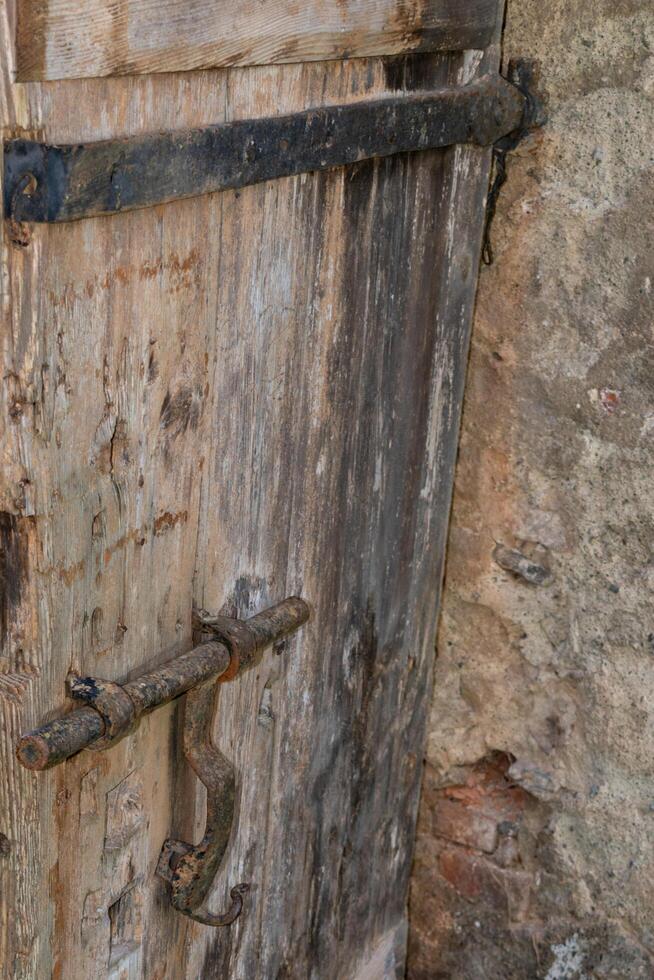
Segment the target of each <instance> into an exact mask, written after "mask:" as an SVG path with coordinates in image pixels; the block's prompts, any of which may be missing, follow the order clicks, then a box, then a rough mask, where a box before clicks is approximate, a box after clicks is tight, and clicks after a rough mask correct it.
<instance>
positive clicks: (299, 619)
mask: <svg viewBox="0 0 654 980" xmlns="http://www.w3.org/2000/svg"><path fill="white" fill-rule="evenodd" d="M308 618H309V607H308V606H307V604H306V603H305V602H304V601H303V600H302V599H297V598H295V597H293V598H290V599H284V601H283V602H280V603H278V605H276V606H272V607H271V608H270V609H266V610H264V611H263V612H261V613H258V614H257V615H256V616H253V617H252V618H251V619H248V620H244V621H243V622H242V624H241V623H239V626H242V627H244V628H247V631H248V632H249V633H250V635H251V637H252V641H253V650H254V651H256V656H252V655H250V656H248V657H245V658H242V659H241V660H240V661H239V663H238V669H237V671H236V674H235V675H234V676H238V675H239V674H241V673H243V672H244V671H245V670H247V669H248V668H249V667H252V666H254V665H255V664H256V663H258V662H259V660H260V657H261V654H262V653H263V651H264V649H265V648H266V647H268V646H270V645H271V644H272V643H278V642H280V641H281V640H283V639H285V638H286V637H287V636H290V635H291V634H292V633H294V632H295V631H296V630H297V629H299V628H300V626H302V625H303V624H304V623H306V622H307V620H308ZM231 662H232V654H231V653H230V650H229V649H228V647H227V646H226V645H225V644H224V643H221V642H219V641H217V640H211V641H209V642H207V643H202V644H200V646H197V647H195V648H194V649H193V650H190V651H189V652H188V653H184V654H181V656H179V657H175V658H174V659H173V660H169V661H168V662H167V663H165V664H162V666H161V667H157V668H156V669H155V670H151V671H149V672H148V673H146V674H141V676H140V677H137V678H135V679H134V680H133V681H128V682H127V683H126V684H123V685H121V686H122V690H123V691H124V692H125V693H126V694H128V695H129V697H130V699H131V701H132V702H133V704H134V721H135V724H137V723H138V719H139V718H140V716H141V715H142V714H146V713H147V712H150V711H153V710H154V709H155V708H158V707H160V706H161V705H163V704H167V703H168V702H169V701H172V700H174V699H175V698H178V697H179V696H180V695H181V694H184V693H185V692H186V691H188V690H190V689H191V688H193V687H196V686H197V685H198V684H202V683H203V682H204V681H208V680H210V679H211V678H218V677H220V675H221V674H224V673H225V672H226V671H227V670H228V668H229V667H230V664H231ZM104 733H105V722H104V720H103V718H102V715H101V714H100V712H99V711H97V710H96V709H95V708H93V707H90V706H84V707H81V708H76V709H75V710H74V711H71V712H70V713H69V714H67V715H65V716H64V717H63V718H57V719H55V720H54V721H50V722H48V723H47V724H46V725H42V726H41V727H40V728H36V729H34V731H31V732H28V733H27V734H25V735H23V736H22V737H21V738H20V740H19V742H18V745H17V747H16V755H17V757H18V761H19V762H20V763H21V764H22V765H23V766H25V768H26V769H37V770H40V769H50V768H51V767H52V766H56V765H58V764H59V763H60V762H63V761H64V760H65V759H69V758H70V757H71V756H73V755H76V753H77V752H80V751H81V750H82V749H85V748H88V747H89V746H92V745H93V743H94V742H96V741H97V740H98V739H100V738H102V736H103V735H104Z"/></svg>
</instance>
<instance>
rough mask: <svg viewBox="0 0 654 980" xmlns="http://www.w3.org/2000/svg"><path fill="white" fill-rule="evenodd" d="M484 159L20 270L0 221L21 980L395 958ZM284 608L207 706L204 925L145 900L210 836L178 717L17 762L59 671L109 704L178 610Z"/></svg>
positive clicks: (333, 178)
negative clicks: (296, 623)
mask: <svg viewBox="0 0 654 980" xmlns="http://www.w3.org/2000/svg"><path fill="white" fill-rule="evenodd" d="M1 9H2V8H1V7H0V10H1ZM2 23H3V24H6V18H4V19H3V22H2ZM7 44H8V41H7V40H6V38H5V42H4V46H3V50H5V51H6V50H7ZM494 57H495V56H494V55H488V57H487V59H486V60H485V61H482V60H481V59H480V58H477V57H471V56H413V57H410V58H408V59H399V60H396V61H394V60H391V61H386V62H382V61H379V60H374V61H373V60H371V61H366V60H358V61H351V62H347V63H341V64H338V63H336V64H329V65H302V66H300V65H297V66H295V65H293V66H285V67H267V68H257V69H247V70H244V69H234V70H233V71H230V72H203V73H198V74H187V75H183V74H180V75H162V76H158V77H154V78H153V77H133V78H126V79H109V80H104V79H94V80H89V81H84V82H60V83H57V85H56V86H52V85H45V86H42V85H40V84H30V85H18V86H16V85H12V84H11V83H10V81H9V79H8V78H7V77H6V76H5V77H4V80H3V91H2V99H1V100H0V105H1V106H2V112H3V114H4V118H3V128H4V134H5V135H17V134H18V133H21V134H23V135H26V136H28V137H32V138H35V137H38V138H43V139H45V140H48V141H52V142H74V141H78V140H86V139H100V138H110V137H114V136H118V135H130V134H135V133H141V132H147V131H152V130H158V129H168V128H175V127H177V126H188V127H193V126H201V125H208V124H213V123H216V122H219V121H221V120H224V119H227V120H228V119H233V118H244V117H256V116H262V115H265V114H267V113H271V112H273V111H277V112H280V111H287V112H293V111H298V110H300V109H302V108H305V107H307V106H308V105H312V104H318V103H320V102H321V101H330V100H331V101H332V102H339V101H347V100H348V99H357V98H365V97H367V96H371V95H383V94H384V93H391V92H393V91H396V90H400V91H410V90H415V89H420V88H429V87H432V86H433V85H435V84H446V83H453V82H456V81H457V80H458V81H466V80H470V79H471V78H473V77H475V75H476V74H478V73H480V72H482V71H483V70H484V69H485V68H486V67H489V66H490V67H492V61H493V58H494ZM4 63H5V64H6V62H4ZM488 165H489V151H488V150H485V149H480V148H472V147H459V148H454V149H449V150H445V151H429V152H427V153H424V154H419V155H414V156H408V155H407V156H398V157H394V158H391V159H388V160H384V161H377V162H369V163H364V164H361V165H358V166H354V167H352V168H347V169H343V170H338V171H334V172H329V173H323V174H316V175H303V176H299V177H291V178H285V179H283V180H279V181H275V182H270V183H266V184H261V185H257V186H254V187H248V188H245V189H243V190H241V191H235V192H233V191H230V192H225V193H222V194H216V195H212V196H207V197H203V198H197V199H191V200H186V201H178V202H174V203H171V204H168V205H165V206H161V207H157V208H152V209H150V210H144V211H135V212H131V213H128V214H122V215H118V216H116V217H113V218H93V219H88V220H83V221H79V222H75V223H73V224H70V225H51V226H38V227H34V228H32V229H31V231H30V240H29V243H27V244H23V245H19V244H16V243H15V242H14V241H12V239H11V236H10V228H9V227H8V225H6V224H5V226H4V227H3V241H2V251H1V258H2V263H1V273H2V276H1V278H0V287H1V290H2V294H1V302H2V307H1V309H2V317H3V329H2V346H1V349H0V359H1V363H0V376H1V377H2V385H1V386H0V398H1V406H0V407H1V411H0V427H1V430H2V431H0V445H1V446H2V453H3V456H2V470H1V473H0V511H1V512H2V516H1V519H0V541H1V542H2V544H3V555H4V557H3V563H2V565H1V566H0V583H1V585H2V591H3V598H2V602H1V603H0V609H1V610H2V619H1V626H2V631H3V649H2V659H1V660H0V709H1V711H2V727H1V731H0V747H1V760H2V763H1V764H2V768H3V773H4V778H3V780H2V782H1V784H0V821H1V822H0V832H1V833H2V834H3V835H4V837H3V838H0V842H1V843H2V847H1V848H0V852H1V853H0V874H1V876H2V877H1V881H0V903H1V905H2V923H3V926H4V927H5V928H3V930H2V940H1V941H2V943H3V948H2V950H0V954H1V955H2V962H3V963H4V964H5V965H7V971H8V975H9V976H11V977H12V978H16V980H34V978H36V977H38V978H41V977H50V976H52V977H55V978H60V980H63V978H65V980H87V978H88V977H94V978H95V977H98V978H102V977H105V976H106V977H112V978H113V977H116V978H118V977H121V978H122V977H128V978H130V980H131V978H147V980H168V978H170V980H178V978H181V977H188V978H196V977H200V978H214V977H223V976H224V977H227V976H229V977H230V978H236V980H246V978H247V980H252V978H255V977H256V978H259V977H261V978H266V980H268V978H279V980H281V978H296V977H297V978H302V980H304V978H307V977H311V978H318V980H350V978H351V977H352V976H353V975H356V971H357V970H363V971H364V974H365V964H367V963H368V962H372V963H376V962H377V959H376V957H378V956H379V952H378V951H379V948H380V945H381V946H382V947H384V943H385V942H386V939H385V937H387V936H389V935H392V934H398V935H400V934H402V923H403V920H404V915H405V901H406V890H407V882H408V873H409V867H410V861H411V852H412V841H413V831H414V823H415V813H416V802H417V794H418V787H419V780H420V758H421V752H422V740H423V737H424V725H425V715H426V711H427V706H428V701H429V693H430V679H431V666H432V660H433V644H434V626H435V618H436V607H437V596H438V583H439V577H440V570H441V566H442V557H443V547H444V533H445V527H446V521H447V512H448V507H449V496H450V488H451V475H452V467H453V461H454V455H455V445H456V431H457V425H458V415H459V407H460V400H461V390H462V384H463V376H464V366H465V357H466V350H467V343H468V330H469V323H470V316H471V308H472V301H473V297H474V286H475V277H476V268H477V263H478V254H479V243H480V236H481V226H482V214H483V202H484V196H485V192H486V184H487V174H488ZM294 592H300V593H301V594H302V595H304V596H305V597H306V598H307V599H308V600H309V601H310V602H311V603H312V604H313V606H314V610H315V615H314V618H313V620H312V622H311V623H310V624H309V626H307V627H305V629H304V631H303V633H302V635H301V637H298V638H296V639H293V640H292V641H291V642H290V644H289V647H288V649H287V651H286V652H284V653H283V654H282V655H276V654H274V653H272V652H271V653H268V654H267V655H266V657H264V660H263V662H262V664H261V667H260V668H259V669H258V671H257V672H256V673H255V672H253V673H252V675H247V676H246V677H244V678H242V679H241V680H240V681H239V682H238V684H234V685H226V688H225V690H224V691H223V692H222V693H221V713H220V719H219V729H218V732H217V738H218V742H219V745H220V747H221V749H222V750H223V751H224V752H225V754H226V755H227V756H228V757H229V758H230V759H231V760H233V762H234V763H235V765H236V769H237V773H238V793H239V803H238V820H237V825H236V831H235V834H234V838H233V841H232V845H231V847H230V850H229V852H228V853H229V858H228V861H227V862H226V864H225V866H224V867H223V868H221V870H220V872H219V874H218V877H217V880H216V884H215V889H214V894H213V896H212V901H211V908H212V909H214V910H216V911H221V909H223V908H224V907H225V904H226V899H227V895H228V892H229V888H230V887H231V886H232V885H233V884H234V883H235V882H237V881H248V882H250V883H251V885H252V891H251V893H250V895H249V897H248V901H247V907H246V909H245V911H244V913H243V916H242V917H241V919H239V921H238V922H237V924H236V925H235V926H234V927H232V928H231V929H229V930H224V931H223V930H218V931H216V930H211V929H207V928H205V927H202V926H199V925H197V924H195V923H192V922H190V921H188V920H185V919H184V918H183V917H182V916H180V915H178V914H177V913H175V912H173V911H172V909H171V908H170V906H169V904H168V899H167V895H166V891H165V886H164V884H163V883H162V882H161V881H160V880H159V879H157V878H156V877H155V875H154V869H155V866H156V860H157V856H158V852H159V849H160V847H161V844H162V842H163V840H164V839H165V838H166V837H167V836H169V835H171V834H172V835H174V836H180V837H183V838H185V839H195V840H197V839H198V833H199V830H200V828H201V826H202V816H203V813H202V809H203V806H202V800H201V799H199V798H198V799H196V792H197V790H196V784H195V781H194V780H193V779H192V777H191V775H190V773H188V771H187V770H186V768H185V767H184V765H183V764H182V761H181V754H180V749H179V735H180V732H179V725H178V719H177V717H176V714H177V712H176V710H175V708H174V707H173V706H170V707H168V708H165V709H162V710H161V711H158V712H157V713H156V714H154V715H152V716H150V717H149V718H147V719H145V720H144V722H143V723H142V725H141V727H140V729H139V731H138V732H137V733H136V734H134V735H132V736H131V737H129V738H127V739H125V740H124V741H123V742H121V743H120V744H119V745H117V746H115V747H114V748H112V749H111V750H109V751H107V752H104V753H102V754H99V755H96V754H93V753H88V752H87V753H82V754H81V755H80V756H79V757H77V758H76V759H74V760H72V761H70V762H69V763H67V764H65V765H64V766H62V767H59V768H58V769H56V770H52V771H49V772H46V773H28V772H26V771H25V770H23V769H21V768H20V767H19V766H18V764H17V763H16V761H15V759H14V751H13V745H14V742H15V740H16V738H17V736H18V734H19V733H20V732H21V731H22V730H25V729H26V728H29V727H32V726H33V725H35V724H37V723H39V722H42V721H43V720H45V719H46V718H48V717H52V716H54V715H56V714H58V713H60V712H61V711H62V710H63V708H64V706H65V703H66V700H65V697H64V679H65V676H66V673H67V671H68V670H69V668H70V667H71V666H72V667H74V668H75V669H77V670H79V671H80V672H82V673H95V674H97V675H99V676H106V677H109V678H116V679H124V678H127V677H129V676H133V675H135V674H136V673H138V672H140V671H142V670H143V669H146V668H147V667H149V666H151V665H153V664H155V663H156V662H161V661H163V660H164V659H167V658H168V657H170V656H171V655H173V654H174V653H176V652H178V651H181V650H183V649H188V648H190V646H191V645H192V636H191V613H192V606H193V603H195V604H196V605H198V606H204V607H205V608H207V609H210V610H212V611H216V612H218V611H223V612H232V613H233V612H234V611H238V612H240V613H242V614H244V613H245V612H246V611H252V612H254V611H258V610H259V609H261V608H263V607H264V606H265V605H267V604H269V603H271V602H273V601H275V600H277V599H280V598H282V597H283V596H284V595H285V594H292V593H294ZM384 948H385V947H384ZM398 955H399V954H398ZM383 959H384V962H386V961H387V960H388V961H389V962H390V961H392V960H394V959H395V960H397V956H396V955H395V954H394V956H390V954H389V955H386V954H385V955H384V957H383ZM400 959H401V956H400Z"/></svg>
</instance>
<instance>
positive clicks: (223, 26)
mask: <svg viewBox="0 0 654 980" xmlns="http://www.w3.org/2000/svg"><path fill="white" fill-rule="evenodd" d="M497 9H498V4H497V0H419V2H407V0H328V2H325V0H307V2H304V3H301V4H298V3H297V2H295V0H246V2H243V0H221V2H220V3H216V2H215V0H117V2H116V0H20V2H19V3H18V7H17V14H18V17H17V32H16V66H17V79H18V80H19V81H33V80H37V79H56V78H76V77H89V76H97V75H128V74H134V73H147V72H169V71H187V70H188V69H193V68H210V67H226V66H234V65H265V64H280V63H289V62H302V61H305V62H306V61H324V60H326V59H331V58H339V59H340V58H354V57H363V56H371V55H382V54H383V55H386V54H399V53H402V52H409V51H436V50H464V49H466V48H483V47H485V46H486V45H487V44H488V43H489V41H490V40H491V38H492V36H493V32H494V30H495V27H496V18H497Z"/></svg>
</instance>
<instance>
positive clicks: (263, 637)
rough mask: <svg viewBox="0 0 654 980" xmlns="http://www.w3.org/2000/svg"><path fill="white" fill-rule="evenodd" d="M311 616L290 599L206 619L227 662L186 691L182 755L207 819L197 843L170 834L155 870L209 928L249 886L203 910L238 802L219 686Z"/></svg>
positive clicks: (235, 908)
mask: <svg viewBox="0 0 654 980" xmlns="http://www.w3.org/2000/svg"><path fill="white" fill-rule="evenodd" d="M308 619H309V607H308V606H307V604H306V602H304V601H303V600H302V599H298V598H296V597H292V598H289V599H285V600H284V601H283V602H280V603H279V604H278V605H277V606H273V607H272V608H270V609H266V610H264V612H262V613H259V614H258V615H257V616H253V617H252V618H251V619H248V620H246V621H244V622H241V621H239V620H235V619H229V618H227V617H224V616H217V617H215V618H211V619H210V618H205V619H204V620H203V626H204V628H205V629H208V630H209V631H210V632H211V634H212V635H213V638H214V642H216V641H217V642H219V643H221V644H224V646H225V647H227V649H228V650H229V654H230V664H229V666H228V668H227V670H224V671H223V672H222V673H221V674H220V676H218V677H217V678H215V677H214V678H212V679H211V680H209V681H206V682H205V683H203V684H201V685H199V686H198V687H195V688H193V689H192V690H190V691H189V692H188V693H187V695H186V703H185V706H184V755H185V756H186V758H187V760H188V762H189V763H190V765H191V767H192V769H193V771H194V772H195V774H196V776H197V777H198V779H199V780H200V782H201V783H202V784H203V785H204V786H205V787H206V790H207V821H206V827H205V831H204V835H203V837H202V840H201V841H200V843H199V844H187V843H186V842H185V841H180V840H174V839H172V838H169V839H168V840H166V841H165V842H164V845H163V847H162V849H161V854H160V855H159V863H158V865H157V874H158V875H159V877H160V878H163V879H164V880H165V881H167V882H169V884H170V887H171V901H172V904H173V906H174V907H175V908H176V909H177V911H178V912H182V913H183V914H184V915H187V916H189V918H191V919H194V920H195V921H196V922H201V923H203V924H204V925H207V926H228V925H231V923H232V922H234V921H235V919H237V918H238V916H239V915H240V914H241V911H242V908H243V897H244V895H245V894H246V893H247V892H248V891H249V889H250V886H249V885H248V884H246V883H245V882H242V883H241V884H238V885H235V886H234V887H233V888H232V890H231V892H230V896H231V899H232V904H231V907H230V908H229V909H228V910H227V911H226V912H223V913H222V914H220V915H215V914H212V913H210V912H207V911H202V910H201V909H202V906H203V905H204V902H205V900H206V898H207V895H208V894H209V891H210V889H211V885H212V884H213V880H214V877H215V875H216V872H217V870H218V868H219V866H220V863H221V861H222V859H223V857H224V854H225V851H226V850H227V845H228V843H229V838H230V834H231V830H232V822H233V819H234V807H235V801H236V777H235V773H234V767H233V766H232V764H231V763H230V762H229V760H228V759H226V758H225V756H224V755H223V754H222V752H220V751H219V749H218V748H217V746H216V745H215V744H214V741H213V727H214V719H215V715H216V711H217V708H218V698H219V694H220V687H221V684H222V683H224V682H225V681H230V680H233V679H234V678H236V677H238V676H239V675H240V674H242V673H244V671H246V670H249V669H250V668H251V667H253V666H255V665H256V664H258V663H259V661H260V660H261V656H262V654H263V651H264V650H265V648H266V647H267V646H269V645H270V644H271V643H279V642H281V641H282V640H284V639H285V638H286V637H288V636H290V635H291V634H292V633H294V632H295V631H296V630H297V629H299V628H300V626H302V625H303V624H304V623H306V622H307V620H308Z"/></svg>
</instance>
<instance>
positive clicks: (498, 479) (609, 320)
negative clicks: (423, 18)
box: [408, 0, 654, 980]
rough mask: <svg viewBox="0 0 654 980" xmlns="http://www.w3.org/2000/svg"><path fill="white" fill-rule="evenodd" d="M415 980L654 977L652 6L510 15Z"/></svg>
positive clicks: (422, 868) (448, 601)
mask: <svg viewBox="0 0 654 980" xmlns="http://www.w3.org/2000/svg"><path fill="white" fill-rule="evenodd" d="M504 43H505V48H504V56H505V62H508V60H509V59H510V58H515V57H521V58H528V59H533V60H534V61H535V62H536V63H537V66H538V70H539V86H540V90H541V92H542V93H543V94H544V96H545V98H546V103H547V113H548V117H549V118H548V123H547V125H546V126H545V128H544V129H543V130H542V131H540V132H539V133H538V134H537V135H534V136H532V137H530V138H529V139H528V140H527V141H526V142H524V143H523V144H522V145H521V146H520V147H519V148H518V150H517V151H516V152H515V153H514V154H512V156H511V157H510V158H509V173H508V181H507V183H506V184H505V186H504V188H503V190H502V194H501V197H500V199H499V203H498V208H497V214H496V218H495V222H494V225H493V229H492V240H493V246H494V264H493V265H492V266H490V267H488V268H484V269H483V270H482V274H481V279H480V288H479V295H478V304H477V313H476V320H475V328H474V335H473V346H472V354H471V362H470V370H469V381H468V389H467V396H466V404H465V409H464V420H463V429H462V440H461V449H460V459H459V465H458V474H457V483H456V491H455V500H454V507H453V516H452V525H451V534H450V544H449V559H448V566H447V575H446V585H445V594H444V601H443V608H442V617H441V629H440V637H439V646H438V660H437V667H436V682H435V691H434V701H433V709H432V715H431V723H430V735H429V741H428V748H427V759H426V767H425V778H424V791H423V799H422V806H421V817H420V826H419V835H418V840H417V847H416V859H415V871H414V879H413V886H412V895H411V905H410V916H411V936H410V942H409V970H408V976H409V978H410V980H439V978H443V980H444V978H448V980H449V978H452V980H458V978H460V980H495V978H497V980H511V978H519V980H529V978H543V980H563V978H566V980H582V978H589V977H593V978H608V977H613V978H619V980H632V978H641V977H642V978H652V977H654V762H653V759H654V717H653V712H654V603H653V600H652V586H653V584H654V534H653V529H654V487H653V484H654V467H653V462H654V453H653V451H652V449H653V445H654V356H653V355H654V315H653V302H652V288H653V287H652V283H653V281H654V5H653V4H652V0H592V2H590V0H584V2H580V0H577V2H574V0H573V2H570V0H548V2H545V0H509V4H508V16H507V24H506V32H505V42H504Z"/></svg>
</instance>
